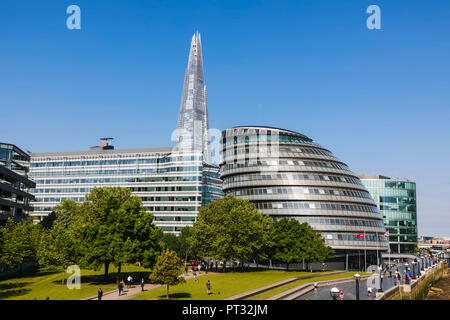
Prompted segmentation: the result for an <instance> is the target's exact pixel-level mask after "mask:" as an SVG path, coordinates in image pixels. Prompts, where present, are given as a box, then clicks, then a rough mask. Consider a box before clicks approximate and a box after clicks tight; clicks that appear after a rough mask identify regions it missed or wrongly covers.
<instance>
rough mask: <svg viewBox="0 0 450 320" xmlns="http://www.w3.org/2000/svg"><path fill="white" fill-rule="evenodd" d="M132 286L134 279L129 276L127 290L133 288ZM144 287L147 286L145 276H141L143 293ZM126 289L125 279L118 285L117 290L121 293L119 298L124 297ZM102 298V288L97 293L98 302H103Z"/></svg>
mask: <svg viewBox="0 0 450 320" xmlns="http://www.w3.org/2000/svg"><path fill="white" fill-rule="evenodd" d="M132 285H133V277H131V276H130V275H129V276H128V278H127V288H131V287H132ZM144 286H145V280H144V276H142V275H141V292H142V291H144ZM124 288H125V281H123V279H122V280H121V281H120V282H119V283H118V285H117V289H118V291H119V296H120V295H122V292H123V291H124ZM102 297H103V290H102V288H99V289H98V292H97V298H98V300H102Z"/></svg>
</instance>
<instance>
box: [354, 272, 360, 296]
mask: <svg viewBox="0 0 450 320" xmlns="http://www.w3.org/2000/svg"><path fill="white" fill-rule="evenodd" d="M360 278H361V276H360V275H359V273H356V274H355V275H354V276H353V279H355V284H356V300H359V279H360Z"/></svg>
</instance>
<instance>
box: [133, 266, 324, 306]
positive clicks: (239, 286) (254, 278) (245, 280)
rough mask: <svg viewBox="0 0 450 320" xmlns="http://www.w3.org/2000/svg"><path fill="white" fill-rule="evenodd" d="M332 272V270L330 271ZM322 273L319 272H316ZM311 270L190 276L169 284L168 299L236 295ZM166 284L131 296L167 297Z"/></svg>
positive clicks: (298, 275) (148, 298)
mask: <svg viewBox="0 0 450 320" xmlns="http://www.w3.org/2000/svg"><path fill="white" fill-rule="evenodd" d="M327 272H330V271H327ZM315 274H319V272H317V273H315ZM309 275H311V272H294V271H276V270H270V271H255V272H227V273H209V274H207V275H202V276H200V277H199V278H198V281H196V282H195V281H194V280H193V279H189V280H187V281H186V283H184V284H180V285H177V286H174V287H170V292H169V299H181V300H222V299H225V298H228V297H231V296H234V295H236V294H240V293H244V292H247V291H250V290H254V289H257V288H260V287H264V286H267V285H269V284H273V283H276V282H280V281H283V280H287V279H291V278H296V277H302V276H309ZM208 280H209V281H210V282H211V295H209V296H208V295H207V293H206V282H207V281H208ZM165 298H166V287H158V288H154V289H151V290H148V291H145V292H143V293H140V294H138V295H136V296H135V297H133V298H132V299H137V300H154V299H165Z"/></svg>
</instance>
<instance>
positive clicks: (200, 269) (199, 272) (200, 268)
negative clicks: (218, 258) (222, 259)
mask: <svg viewBox="0 0 450 320" xmlns="http://www.w3.org/2000/svg"><path fill="white" fill-rule="evenodd" d="M201 271H202V265H201V264H200V263H199V264H198V274H201Z"/></svg>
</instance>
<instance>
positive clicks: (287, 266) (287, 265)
mask: <svg viewBox="0 0 450 320" xmlns="http://www.w3.org/2000/svg"><path fill="white" fill-rule="evenodd" d="M286 271H289V262H288V263H286Z"/></svg>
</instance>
